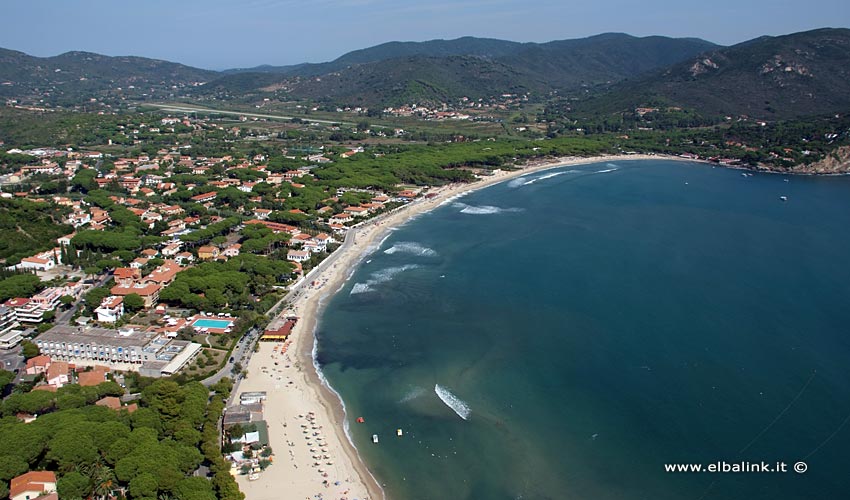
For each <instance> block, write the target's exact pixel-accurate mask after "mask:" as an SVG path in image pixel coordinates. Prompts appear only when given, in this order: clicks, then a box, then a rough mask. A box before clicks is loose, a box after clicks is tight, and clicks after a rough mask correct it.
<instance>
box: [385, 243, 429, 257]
mask: <svg viewBox="0 0 850 500" xmlns="http://www.w3.org/2000/svg"><path fill="white" fill-rule="evenodd" d="M384 253H385V254H387V255H392V254H394V253H406V254H411V255H417V256H419V257H433V256H435V255H437V252H435V251H434V250H433V249H430V248H428V247H425V246H422V245H420V244H419V243H416V242H413V241H400V242H398V243H396V244H395V245H393V246H391V247H390V248H387V249H386V250H384Z"/></svg>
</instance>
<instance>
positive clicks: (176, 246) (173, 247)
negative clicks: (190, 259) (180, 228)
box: [162, 241, 183, 257]
mask: <svg viewBox="0 0 850 500" xmlns="http://www.w3.org/2000/svg"><path fill="white" fill-rule="evenodd" d="M182 245H183V244H182V243H181V242H179V241H175V242H174V243H171V244H169V245H166V246H165V248H163V249H162V255H163V256H164V257H174V256H175V255H177V254H178V253H180V247H181V246H182Z"/></svg>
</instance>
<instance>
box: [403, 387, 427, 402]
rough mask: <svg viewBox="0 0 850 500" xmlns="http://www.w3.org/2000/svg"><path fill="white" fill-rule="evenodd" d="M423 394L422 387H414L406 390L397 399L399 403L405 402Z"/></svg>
mask: <svg viewBox="0 0 850 500" xmlns="http://www.w3.org/2000/svg"><path fill="white" fill-rule="evenodd" d="M423 394H425V388H424V387H414V388H413V389H411V390H410V391H408V392H407V394H405V395H404V396H402V398H401V399H399V400H398V402H399V403H407V402H408V401H413V400H414V399H416V398H418V397H419V396H421V395H423Z"/></svg>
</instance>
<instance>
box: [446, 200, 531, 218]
mask: <svg viewBox="0 0 850 500" xmlns="http://www.w3.org/2000/svg"><path fill="white" fill-rule="evenodd" d="M452 206H454V207H457V208H460V209H461V210H460V213H462V214H469V215H490V214H500V213H505V212H522V209H521V208H501V207H494V206H492V205H480V206H476V205H467V204H466V203H455V204H454V205H452Z"/></svg>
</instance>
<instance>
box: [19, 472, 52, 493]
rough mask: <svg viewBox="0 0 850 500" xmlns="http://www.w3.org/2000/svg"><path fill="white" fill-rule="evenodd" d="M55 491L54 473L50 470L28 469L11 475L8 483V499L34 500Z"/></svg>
mask: <svg viewBox="0 0 850 500" xmlns="http://www.w3.org/2000/svg"><path fill="white" fill-rule="evenodd" d="M54 491H56V474H55V473H53V472H50V471H30V472H27V473H25V474H21V475H20V476H18V477H13V478H12V482H11V484H10V485H9V499H10V500H34V499H36V498H38V497H40V496H42V495H44V494H46V493H52V492H54Z"/></svg>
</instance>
